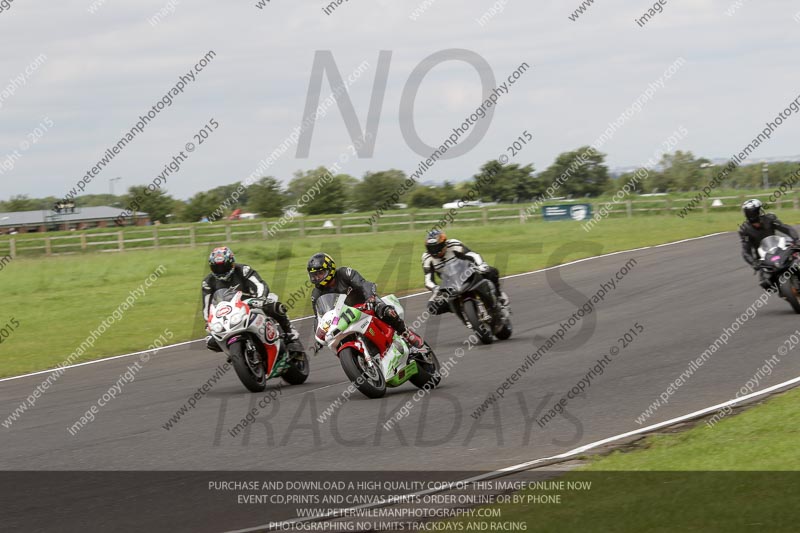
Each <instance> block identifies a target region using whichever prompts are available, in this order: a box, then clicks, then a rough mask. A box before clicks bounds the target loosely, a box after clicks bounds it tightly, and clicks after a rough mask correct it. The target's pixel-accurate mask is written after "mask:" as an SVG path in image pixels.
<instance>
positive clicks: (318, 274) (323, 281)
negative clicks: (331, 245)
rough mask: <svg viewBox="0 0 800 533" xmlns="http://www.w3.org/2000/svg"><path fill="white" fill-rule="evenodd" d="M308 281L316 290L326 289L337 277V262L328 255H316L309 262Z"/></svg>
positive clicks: (320, 253)
mask: <svg viewBox="0 0 800 533" xmlns="http://www.w3.org/2000/svg"><path fill="white" fill-rule="evenodd" d="M306 270H308V279H309V280H311V283H312V284H313V285H314V286H315V287H316V288H318V289H319V288H321V287H325V286H326V285H327V284H328V283H330V281H331V280H332V279H333V276H335V275H336V261H334V260H333V257H331V256H329V255H328V254H326V253H322V252H319V253H316V254H314V255H312V256H311V259H309V260H308V266H307V267H306Z"/></svg>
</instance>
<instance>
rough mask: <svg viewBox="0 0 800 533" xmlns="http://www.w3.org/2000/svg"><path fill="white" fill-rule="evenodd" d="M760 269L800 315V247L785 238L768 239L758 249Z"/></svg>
mask: <svg viewBox="0 0 800 533" xmlns="http://www.w3.org/2000/svg"><path fill="white" fill-rule="evenodd" d="M758 257H759V259H760V260H761V261H760V263H759V265H758V267H759V268H760V269H761V270H763V271H764V272H766V273H767V274H768V276H769V279H770V282H771V283H772V284H773V285H774V286H776V287H777V289H778V292H779V293H780V295H781V297H782V298H783V299H784V300H786V301H787V302H789V305H791V306H792V309H794V311H795V313H800V273H799V272H798V266H799V265H798V264H799V263H800V246H798V245H796V244H792V243H790V242H789V240H788V239H786V238H785V237H777V236H771V237H767V238H766V239H764V240H763V241H761V244H760V245H759V247H758Z"/></svg>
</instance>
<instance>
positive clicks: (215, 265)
mask: <svg viewBox="0 0 800 533" xmlns="http://www.w3.org/2000/svg"><path fill="white" fill-rule="evenodd" d="M208 266H210V267H211V274H213V275H214V277H215V278H217V279H218V280H220V281H227V280H229V279H230V277H231V275H232V274H233V267H234V266H236V259H235V258H234V257H233V250H231V249H230V248H228V247H227V246H222V247H220V248H214V249H213V250H212V251H211V255H209V256H208Z"/></svg>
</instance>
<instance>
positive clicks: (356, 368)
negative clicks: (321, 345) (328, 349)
mask: <svg viewBox="0 0 800 533" xmlns="http://www.w3.org/2000/svg"><path fill="white" fill-rule="evenodd" d="M339 362H340V363H341V365H342V370H344V373H345V375H346V376H347V379H349V380H350V381H351V382H352V383H353V385H355V386H356V388H357V389H358V390H359V392H361V394H363V395H364V396H366V397H367V398H382V397H383V396H384V395H385V394H386V378H385V377H384V376H383V372H382V371H381V369H380V368H379V367H377V366H373V368H371V369H369V370H367V368H368V367H367V362H366V360H365V359H364V354H362V353H361V352H359V351H358V350H355V349H353V348H344V349H343V350H342V351H341V352H339ZM373 364H374V365H378V364H380V363H378V362H375V361H373Z"/></svg>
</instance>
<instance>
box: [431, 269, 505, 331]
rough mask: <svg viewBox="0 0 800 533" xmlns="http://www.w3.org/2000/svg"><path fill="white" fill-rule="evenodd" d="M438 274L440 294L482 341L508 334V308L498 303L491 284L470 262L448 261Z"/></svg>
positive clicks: (495, 291) (495, 292)
mask: <svg viewBox="0 0 800 533" xmlns="http://www.w3.org/2000/svg"><path fill="white" fill-rule="evenodd" d="M439 275H440V276H441V283H440V285H439V295H440V297H441V298H445V299H446V300H447V303H448V305H449V306H450V309H451V310H452V311H453V313H455V314H456V316H458V318H460V319H461V321H462V322H463V323H464V324H465V325H466V326H467V327H468V328H469V329H471V330H472V331H474V332H475V335H477V337H478V338H479V339H480V341H481V342H482V343H483V344H491V343H492V342H493V341H494V337H497V338H498V339H499V340H506V339H508V338H509V337H511V333H512V331H513V329H512V326H511V310H510V309H509V308H508V307H507V306H503V305H501V304H500V301H499V298H498V296H499V295H498V294H497V290H496V289H495V286H494V284H493V283H492V282H490V281H489V280H487V279H486V278H484V277H483V276H481V274H480V273H479V272H478V270H477V269H476V267H475V265H474V264H473V263H472V262H470V261H466V260H464V259H454V260H452V261H448V262H447V263H446V264H445V265H444V267H443V268H442V270H441V271H439Z"/></svg>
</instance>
